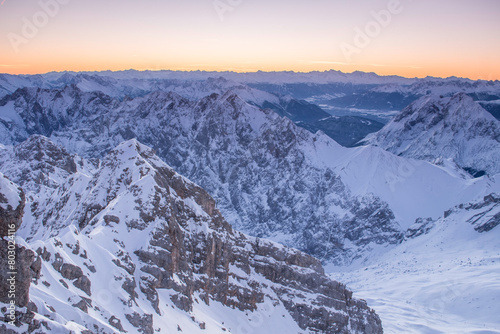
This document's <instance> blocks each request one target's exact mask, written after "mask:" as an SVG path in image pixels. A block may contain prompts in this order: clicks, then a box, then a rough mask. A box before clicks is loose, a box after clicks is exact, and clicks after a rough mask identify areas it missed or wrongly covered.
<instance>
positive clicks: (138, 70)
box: [0, 68, 500, 82]
mask: <svg viewBox="0 0 500 334" xmlns="http://www.w3.org/2000/svg"><path fill="white" fill-rule="evenodd" d="M130 71H135V72H178V73H193V72H201V73H233V74H257V73H286V74H298V75H300V74H313V73H328V72H337V73H340V74H346V75H350V74H354V73H362V74H372V75H376V76H378V77H381V78H384V77H385V78H390V77H396V78H402V79H408V80H411V79H413V80H422V79H441V80H447V79H462V80H470V81H485V82H496V81H500V79H491V80H488V79H472V78H470V77H460V76H455V75H453V76H449V77H438V76H430V75H427V76H422V77H418V76H415V77H410V76H403V75H399V74H378V73H376V72H372V71H371V72H365V71H360V70H355V71H352V72H344V71H341V70H335V69H329V70H323V71H320V70H314V71H294V70H281V71H265V70H256V71H235V70H202V69H197V70H172V69H136V68H128V69H121V70H111V69H107V70H84V71H74V70H62V71H57V70H54V71H49V72H40V73H18V74H12V73H5V72H4V73H2V72H0V74H1V75H4V74H6V75H14V76H36V75H46V74H51V73H105V72H111V73H119V72H130Z"/></svg>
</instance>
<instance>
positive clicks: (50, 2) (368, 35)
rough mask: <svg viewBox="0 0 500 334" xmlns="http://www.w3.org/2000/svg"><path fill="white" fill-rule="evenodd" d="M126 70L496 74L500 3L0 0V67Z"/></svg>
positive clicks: (485, 0) (34, 70)
mask: <svg viewBox="0 0 500 334" xmlns="http://www.w3.org/2000/svg"><path fill="white" fill-rule="evenodd" d="M374 13H376V14H374ZM131 68H133V69H138V70H145V69H151V70H159V69H171V70H221V71H222V70H233V71H237V72H246V71H257V70H263V71H282V70H293V71H302V72H308V71H314V70H318V71H324V70H330V69H334V70H341V71H344V72H352V71H355V70H360V71H366V72H376V73H378V74H382V75H386V74H397V75H402V76H407V77H415V76H417V77H424V76H427V75H431V76H437V77H448V76H459V77H469V78H472V79H500V1H498V0H432V1H431V0H350V1H348V0H308V1H305V0H287V1H285V0H280V1H277V0H176V1H171V0H142V1H137V0H136V1H131V0H85V1H83V0H0V73H16V74H17V73H45V72H50V71H64V70H73V71H94V70H108V69H109V70H123V69H131Z"/></svg>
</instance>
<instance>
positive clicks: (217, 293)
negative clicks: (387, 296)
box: [33, 140, 382, 334]
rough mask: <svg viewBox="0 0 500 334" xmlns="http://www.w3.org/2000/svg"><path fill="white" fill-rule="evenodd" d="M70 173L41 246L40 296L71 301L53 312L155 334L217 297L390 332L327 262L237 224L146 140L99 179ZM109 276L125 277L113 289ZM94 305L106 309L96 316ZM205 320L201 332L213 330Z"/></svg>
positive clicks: (131, 146)
mask: <svg viewBox="0 0 500 334" xmlns="http://www.w3.org/2000/svg"><path fill="white" fill-rule="evenodd" d="M68 180H72V183H71V184H64V182H67V181H64V182H63V184H62V185H61V186H59V187H58V188H56V189H55V190H54V193H53V197H51V198H47V199H46V200H45V201H43V202H40V205H41V207H43V208H44V211H45V212H46V213H47V214H46V215H44V216H43V219H44V220H45V224H46V225H48V226H51V228H52V230H51V231H52V232H51V234H50V235H45V237H44V239H43V240H44V241H38V242H37V245H38V249H39V251H38V253H39V254H40V255H41V257H42V258H43V261H42V274H43V275H44V279H49V280H50V282H51V283H50V284H45V283H43V282H41V283H42V284H36V285H34V287H33V291H34V293H35V295H37V296H38V293H40V295H45V294H46V291H47V289H48V290H49V291H51V289H55V290H54V291H59V292H58V293H61V294H62V295H61V296H58V300H68V305H67V306H65V307H69V308H70V309H64V308H61V307H60V306H57V305H56V306H51V307H49V306H47V305H50V304H49V301H46V300H45V301H43V302H42V301H41V300H40V299H37V298H38V297H37V298H35V301H36V303H37V306H38V308H39V309H45V310H46V311H44V312H46V313H49V314H48V315H46V316H47V317H49V315H50V313H57V314H58V317H59V318H60V319H74V318H75V315H73V314H74V313H72V312H80V313H78V314H79V315H78V317H83V318H82V319H84V320H82V322H81V323H80V325H82V326H86V328H90V329H92V330H94V329H95V330H96V332H104V333H112V332H116V331H120V332H125V331H127V332H140V333H146V334H150V333H153V332H154V331H155V329H156V328H157V327H160V328H161V327H163V326H168V325H167V324H166V323H164V321H166V320H165V319H168V316H167V317H166V318H165V314H168V312H172V311H171V309H172V308H171V307H173V308H174V309H177V310H178V311H176V312H183V313H182V314H186V315H188V314H197V311H196V310H197V309H198V308H199V307H200V306H199V305H200V304H206V305H213V304H216V305H218V306H217V307H218V308H220V307H222V308H223V309H227V310H228V312H229V310H232V311H231V312H240V314H245V313H248V312H250V313H252V312H256V311H258V310H259V309H261V308H262V305H263V304H264V303H269V304H270V305H272V307H273V308H278V309H280V308H281V309H282V310H283V312H285V314H283V317H285V316H286V315H287V314H288V317H289V319H290V321H291V322H288V326H292V324H293V326H296V328H300V329H302V330H304V331H310V332H318V333H346V334H347V333H381V332H382V326H381V322H380V319H379V318H378V316H377V315H376V314H375V313H374V311H372V310H371V309H369V308H368V307H367V305H366V303H365V302H364V301H359V300H355V299H353V298H352V293H351V292H350V291H348V290H347V289H346V287H345V286H344V285H342V284H340V283H338V282H335V281H332V280H330V279H329V278H328V277H327V276H325V274H324V271H323V268H322V266H321V263H320V262H319V261H318V260H317V259H315V258H313V257H311V256H310V255H306V254H304V253H302V252H300V251H297V250H293V249H290V248H287V247H284V246H281V245H279V244H276V243H273V242H270V241H267V240H263V239H258V238H254V237H248V236H246V235H244V234H242V233H240V232H236V231H234V230H233V229H232V227H231V226H230V225H229V224H228V223H227V221H226V220H225V219H224V217H223V216H222V215H221V213H220V212H219V210H218V209H217V207H216V204H215V200H214V199H213V198H212V197H211V196H210V195H209V194H208V193H207V192H206V191H205V190H203V189H202V188H200V187H198V186H197V185H195V184H193V183H192V182H190V181H188V180H187V179H186V178H184V177H182V176H180V175H179V174H177V173H175V172H174V170H173V169H171V168H170V167H169V166H168V165H166V164H165V163H164V162H163V161H161V160H160V159H159V158H158V157H157V156H156V155H155V154H154V152H153V150H151V149H150V148H148V147H146V146H144V145H142V144H140V143H139V142H137V141H136V140H130V141H127V142H124V143H122V144H121V145H119V146H118V147H117V148H116V149H114V150H112V151H111V152H110V153H109V154H108V155H107V156H106V157H105V158H104V159H103V160H102V162H101V163H100V164H99V169H98V170H97V171H96V172H95V173H94V174H93V175H92V176H91V177H90V178H89V177H78V172H77V173H76V175H74V176H71V175H69V176H68ZM55 208H57V210H56V209H55ZM73 222H74V223H73ZM35 223H36V222H35ZM53 235H54V236H53ZM97 254H99V255H97ZM96 256H98V257H99V259H97V258H96ZM101 256H102V258H101ZM68 259H71V261H69V260H68ZM91 267H92V268H93V270H90V268H91ZM54 269H55V271H54ZM54 272H56V273H54ZM66 282H68V283H69V282H73V284H68V283H66ZM90 282H92V284H90ZM103 282H116V284H115V285H113V286H114V287H113V288H112V289H108V288H104V289H103V288H102V287H101V288H100V286H102V285H103ZM61 286H63V287H64V289H60V287H61ZM58 287H59V290H57V288H58ZM82 290H83V291H84V292H85V293H86V295H87V297H85V298H83V297H82V296H81V295H82V293H81V291H82ZM39 291H40V292H39ZM61 291H63V292H61ZM103 296H106V297H105V298H104V299H103ZM91 298H92V299H91ZM111 305H114V306H113V307H111ZM116 305H123V307H122V310H123V311H121V312H119V311H118V310H119V309H120V307H117V306H116ZM166 306H167V308H166ZM90 308H93V309H94V311H99V312H92V314H96V315H93V316H90V314H91V312H90ZM71 310H76V311H71ZM111 310H113V311H111ZM146 310H151V312H147V311H146ZM43 314H45V313H43ZM43 314H42V315H43ZM100 314H102V318H100V317H101V316H100ZM93 317H96V318H93ZM199 317H200V315H198V316H196V319H195V320H193V321H194V322H195V324H196V328H197V330H203V329H204V328H208V327H209V326H213V324H212V323H211V322H210V319H209V318H206V317H205V318H204V317H201V318H199ZM97 319H99V321H97ZM193 319H194V317H193ZM279 319H282V317H281V316H280V317H279ZM226 321H230V319H226ZM280 321H285V320H280ZM287 321H288V320H287ZM169 322H171V320H169ZM212 322H213V321H212ZM103 324H106V325H105V327H103V326H104V325H103ZM175 325H177V324H175ZM95 326H97V327H98V328H99V330H98V329H97V328H94V327H95ZM106 326H107V327H106ZM177 326H178V325H177ZM184 326H186V325H185V324H183V325H182V326H181V327H184ZM191 330H193V329H191Z"/></svg>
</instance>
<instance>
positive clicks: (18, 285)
mask: <svg viewBox="0 0 500 334" xmlns="http://www.w3.org/2000/svg"><path fill="white" fill-rule="evenodd" d="M24 206H25V196H24V193H23V191H22V190H21V189H20V188H19V187H18V186H16V185H15V184H13V183H12V182H10V181H9V180H7V179H6V178H5V177H4V176H3V175H2V174H0V226H1V227H2V228H1V232H2V235H1V239H0V303H4V304H5V305H6V306H5V307H2V309H1V311H2V314H3V321H4V322H7V323H10V324H15V325H20V324H22V323H25V324H31V322H32V320H33V316H34V313H33V312H32V311H31V310H29V308H28V309H26V307H27V306H29V302H30V297H29V289H30V285H31V282H32V280H33V279H38V278H39V277H40V270H41V260H40V258H38V257H36V255H35V253H34V252H33V251H31V250H30V249H27V248H26V247H24V246H19V245H17V238H16V231H17V229H18V228H19V227H20V226H21V223H22V216H23V209H24ZM3 330H7V329H6V327H5V325H3V324H2V325H0V331H3Z"/></svg>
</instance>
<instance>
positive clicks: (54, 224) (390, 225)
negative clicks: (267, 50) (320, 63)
mask: <svg viewBox="0 0 500 334" xmlns="http://www.w3.org/2000/svg"><path fill="white" fill-rule="evenodd" d="M212 74H213V73H204V72H193V73H184V72H168V71H164V72H158V73H156V72H135V71H126V72H102V73H70V72H68V73H49V74H45V75H39V76H8V75H2V76H1V77H0V92H2V93H1V95H0V96H1V98H0V143H1V144H2V145H1V146H0V172H1V173H3V175H5V176H6V177H8V179H9V180H8V181H4V183H3V184H2V188H1V189H2V194H3V197H0V201H2V200H3V199H4V198H5V200H3V202H2V203H14V202H15V203H14V204H11V205H10V207H11V209H9V210H8V211H9V213H8V214H7V213H4V212H0V213H1V214H2V216H9V217H14V218H13V219H14V220H16V224H17V225H19V224H20V221H21V220H20V219H21V218H20V217H19V215H20V212H21V211H22V212H23V213H24V215H23V217H22V224H21V227H20V228H19V230H18V231H17V235H18V237H19V239H20V242H19V247H20V249H22V252H24V253H22V254H25V255H23V256H22V257H23V259H24V260H23V261H24V262H23V264H24V267H25V273H24V274H23V275H24V276H23V277H33V279H34V282H33V284H32V285H31V287H26V286H24V287H23V288H24V290H26V291H28V290H29V293H30V297H29V298H27V297H26V296H25V298H24V302H25V303H24V304H23V303H18V305H19V306H23V307H28V308H27V309H25V311H24V313H23V312H21V314H20V315H19V321H20V322H19V323H25V324H26V325H25V326H28V327H29V326H32V327H30V329H29V330H30V331H32V332H36V331H37V330H38V331H42V332H43V330H47V328H48V327H50V328H59V329H60V330H61V331H65V330H66V331H67V330H74V331H75V332H82V333H83V332H84V331H85V330H89V331H91V332H99V331H103V332H106V333H107V332H113V331H128V332H135V331H139V332H144V333H150V332H152V331H156V330H158V329H159V328H168V331H177V330H179V328H180V330H183V331H188V332H197V331H200V330H201V331H203V330H205V331H206V332H207V331H208V332H213V333H220V332H221V331H222V332H223V331H224V330H225V331H229V332H233V333H237V332H249V330H251V331H253V330H257V331H259V330H258V328H267V329H268V330H269V331H281V330H282V329H287V330H289V331H291V332H297V333H299V332H300V333H301V332H304V333H308V332H321V333H336V332H345V333H351V332H353V333H355V332H359V333H378V332H381V330H382V329H381V328H382V327H381V326H382V325H383V324H384V323H385V322H388V325H387V328H389V329H390V330H395V328H397V329H396V331H397V330H403V331H404V330H406V329H408V328H410V327H411V326H410V325H408V327H405V328H406V329H405V328H403V329H402V328H399V327H397V326H396V327H395V326H394V318H393V317H392V316H391V314H389V312H386V310H387V308H386V306H387V304H381V303H380V300H382V299H383V298H384V297H383V296H380V294H378V295H377V296H378V297H379V298H380V300H375V299H373V296H374V295H376V294H375V293H374V292H373V291H371V290H369V289H366V285H362V284H360V283H359V281H357V280H356V279H354V277H355V276H351V273H352V275H356V273H358V274H359V272H361V271H362V270H364V269H365V268H366V269H367V275H363V276H360V277H364V279H365V281H366V282H370V279H374V277H376V276H377V273H378V272H379V271H377V270H378V268H384V269H387V270H388V271H387V272H384V274H383V275H382V276H381V277H386V278H387V277H390V278H391V279H395V280H397V279H398V277H399V276H396V274H397V272H398V269H397V267H395V266H389V265H385V264H383V263H386V262H384V261H386V260H385V259H389V260H387V261H396V260H394V259H396V258H397V256H401V257H402V258H405V256H404V255H401V254H403V253H401V252H403V251H400V250H403V249H408V247H410V246H409V245H412V244H415V243H416V245H417V244H418V245H419V247H416V248H415V254H416V253H419V254H421V253H424V252H425V247H428V245H430V244H433V242H437V241H434V240H438V239H433V240H430V239H429V240H430V241H428V238H429V236H430V235H432V236H434V237H435V238H438V236H442V237H444V236H449V237H450V238H453V237H454V234H453V233H455V232H453V233H452V232H451V230H452V229H451V227H450V228H447V227H446V226H448V225H449V224H448V223H446V222H449V221H450V219H447V218H448V217H449V216H450V215H451V216H453V217H456V219H455V220H454V221H455V222H457V224H458V223H460V224H461V223H462V220H463V219H465V218H463V217H464V215H462V214H460V215H453V214H451V213H450V212H455V211H453V210H455V209H453V210H452V211H449V209H450V208H459V209H456V210H462V209H464V208H465V210H467V212H474V215H476V214H477V215H478V217H479V216H480V217H479V218H480V219H479V220H477V222H476V223H470V222H469V223H468V224H469V225H466V226H473V227H474V228H475V230H473V232H471V233H470V234H469V235H468V236H469V237H468V239H470V240H483V239H484V240H486V239H487V238H491V237H490V236H491V235H495V233H496V230H497V229H498V228H496V226H497V225H498V223H497V220H498V217H497V215H495V214H494V212H495V211H494V210H496V209H492V210H493V211H488V212H486V213H485V212H483V211H481V208H483V207H485V206H488V205H490V206H491V205H493V206H494V207H495V208H496V205H497V204H495V203H497V202H495V199H496V198H497V197H498V195H495V194H496V193H500V189H499V182H500V177H499V174H498V169H497V167H496V165H497V161H498V152H499V151H498V150H499V147H500V145H499V135H498V128H499V121H498V120H497V119H496V118H495V117H494V116H493V115H492V112H491V110H485V109H484V108H483V106H484V103H483V102H484V101H486V100H488V99H490V100H489V101H494V97H495V96H497V95H495V94H498V92H500V90H499V89H498V87H499V84H498V82H472V81H470V80H466V79H457V78H449V79H435V78H427V79H404V78H398V77H378V76H376V75H372V74H364V73H354V74H352V75H345V74H341V73H336V72H327V73H310V74H308V75H300V74H293V73H256V74H248V75H245V74H241V75H240V74H234V73H218V74H217V77H214V78H209V76H210V75H212ZM266 80H267V81H266ZM276 87H280V91H278V90H276ZM335 87H337V88H335ZM341 87H343V88H341ZM349 89H350V90H351V91H350V92H347V90H349ZM363 90H369V91H370V92H371V93H369V94H368V95H366V94H365V93H362V91H363ZM394 92H396V93H397V94H399V95H398V96H399V97H397V99H400V102H399V103H401V105H402V104H406V103H408V104H409V106H407V107H406V105H405V106H404V107H402V108H401V109H402V110H401V111H395V110H392V109H393V108H394V109H397V108H399V105H396V104H394V106H392V107H390V108H389V109H390V110H389V109H387V108H385V107H382V106H377V103H376V102H374V101H376V99H378V98H380V99H382V100H384V99H385V100H386V101H389V102H390V101H391V99H390V98H389V97H387V95H386V97H385V98H384V97H383V96H384V94H393V93H394ZM428 93H429V94H428ZM436 93H438V94H437V95H436ZM308 94H309V95H308ZM325 94H327V95H328V96H326V95H325ZM370 94H372V95H370ZM317 96H323V97H321V98H331V97H334V99H337V98H342V97H344V98H345V100H346V101H347V100H348V99H347V96H351V98H353V99H358V98H360V101H361V100H363V101H365V102H363V103H367V105H372V106H373V108H375V109H373V110H376V112H374V113H372V114H371V116H370V115H369V113H366V114H363V113H364V111H366V110H368V109H362V110H364V111H361V109H359V110H358V111H359V112H357V111H356V112H354V111H352V110H351V111H350V112H349V113H347V114H345V115H341V116H336V115H332V112H331V110H330V109H328V108H324V107H323V105H322V104H321V103H320V104H319V105H316V104H315V103H316V102H317V99H316V97H317ZM369 96H376V99H375V100H370V97H369ZM391 96H393V95H391ZM394 96H395V95H394ZM401 96H404V98H402V99H401ZM498 96H500V94H498ZM370 101H372V102H370ZM390 103H392V102H390ZM363 108H364V107H363ZM377 108H378V109H377ZM354 109H356V106H354ZM375 114H378V115H379V116H380V115H382V116H383V117H378V116H377V117H372V116H373V115H375ZM391 115H392V116H391ZM361 116H362V117H361ZM368 117H370V118H368ZM377 119H378V120H379V121H381V122H386V123H387V124H385V125H384V124H383V123H381V122H379V121H377ZM360 124H363V126H360ZM365 136H366V137H365ZM335 138H337V139H336V140H335ZM339 143H340V144H339ZM341 144H342V145H341ZM354 145H357V146H356V147H346V146H354ZM167 164H168V165H167ZM177 173H179V174H177ZM181 175H182V176H181ZM5 180H7V179H5ZM189 180H192V181H189ZM193 182H195V183H193ZM18 187H20V188H19V189H22V190H19V191H21V192H19V191H18V190H15V189H18ZM16 191H17V195H15V193H16ZM9 194H10V195H9ZM209 194H210V195H209ZM211 196H213V198H212V197H211ZM21 197H24V199H21ZM16 198H19V200H18V201H17V202H16ZM491 199H493V200H491ZM480 201H484V202H485V203H486V202H487V203H488V204H484V205H483V204H477V203H480ZM16 203H23V207H22V208H21V207H19V206H16V205H15V204H16ZM467 203H473V204H467ZM474 203H476V204H474ZM492 203H493V204H492ZM482 205H483V206H482ZM460 207H461V208H462V209H460ZM16 208H17V214H16V213H13V212H14V211H15V210H16ZM467 208H468V209H467ZM2 209H5V210H7V209H8V204H6V205H3V206H2ZM13 210H14V211H13ZM219 210H220V211H219ZM457 212H458V211H457ZM443 217H444V218H443ZM485 217H490V218H491V219H490V218H488V219H486V218H485ZM9 219H10V218H9ZM481 219H483V220H484V219H485V220H484V222H483V220H481ZM467 220H469V218H467ZM471 221H472V220H471ZM440 222H445V223H442V224H443V227H442V228H438V227H437V226H440V224H441V223H440ZM236 231H242V232H243V233H241V232H236ZM429 231H431V232H432V231H436V232H432V233H431V232H429ZM437 231H440V232H437ZM448 232H449V233H448ZM474 233H475V234H474ZM250 235H251V236H250ZM477 235H481V236H483V235H484V236H485V237H484V238H483V237H481V238H482V239H481V238H478V237H477ZM486 236H487V237H486ZM434 237H433V238H434ZM466 239H467V238H465V239H464V245H463V248H464V254H465V253H466V252H467V251H472V250H473V249H474V247H477V242H472V241H471V242H470V244H469V243H468V242H467V240H466ZM270 240H272V241H270ZM488 240H489V239H488ZM280 244H283V245H285V246H281V245H280ZM423 244H425V245H427V246H425V247H424V246H421V245H423ZM486 244H488V245H490V246H489V248H490V250H492V252H494V251H495V249H496V248H495V247H494V246H492V245H491V243H486ZM433 245H434V244H433ZM420 246H421V247H420ZM288 247H292V248H288ZM433 247H434V246H433ZM436 247H438V246H436ZM436 247H435V248H436ZM443 247H445V248H446V247H449V248H451V247H452V246H451V245H448V244H445V246H443ZM295 249H299V250H300V251H298V250H295ZM30 252H31V253H30ZM302 252H304V253H302ZM306 253H307V254H308V255H306ZM99 254H106V255H105V256H104V257H103V259H102V260H100V259H99V257H100V255H99ZM390 254H399V255H397V256H396V255H394V257H391V255H390ZM416 256H417V255H416ZM418 256H420V255H418ZM418 256H417V257H418ZM314 257H315V258H317V259H318V260H317V259H315V258H314ZM30 261H31V262H30ZM320 262H322V263H323V264H324V265H326V268H327V272H330V273H334V272H341V273H342V275H340V274H337V275H335V274H332V275H333V276H331V277H332V278H333V279H331V278H328V277H327V276H325V274H324V270H323V268H322V267H321V263H320ZM429 263H430V262H429ZM429 263H428V262H426V261H424V260H422V261H420V262H419V266H420V267H418V266H417V267H418V270H421V273H424V272H425V270H424V269H422V268H425V266H426V265H429ZM106 268H113V270H109V269H106ZM481 268H483V267H481ZM484 268H487V269H488V270H490V269H491V268H492V267H489V266H484ZM26 269H29V270H26ZM94 270H95V271H94ZM358 270H359V271H358ZM368 273H369V274H368ZM370 275H371V276H370ZM335 279H339V280H341V281H347V282H349V284H352V286H354V287H355V288H356V290H357V291H359V292H360V294H361V295H362V296H363V298H365V299H367V300H368V302H369V305H370V306H371V305H372V304H373V305H376V306H379V307H381V308H380V310H381V311H382V312H381V314H382V325H381V322H380V319H379V318H378V316H377V315H376V314H375V313H374V312H373V311H372V310H370V309H369V307H368V306H367V305H366V304H365V303H364V302H363V301H359V300H357V299H353V298H352V296H351V292H350V291H349V290H348V289H347V288H346V287H345V286H343V285H342V284H340V283H337V282H336V281H335ZM44 282H45V283H44ZM97 282H111V283H109V284H110V286H106V285H105V283H97ZM373 282H374V284H378V285H377V286H379V287H380V288H381V289H382V290H383V291H384V293H386V294H387V296H390V295H391V292H390V291H389V289H390V286H385V285H382V283H383V282H382V281H377V280H375V279H374V280H373ZM103 284H104V285H103ZM111 285H112V287H111ZM409 288H410V287H409ZM382 290H381V291H382ZM105 291H110V292H105ZM495 291H496V290H495V288H494V287H491V289H490V292H491V293H492V294H495V293H496V292H495ZM82 292H83V294H82ZM101 295H105V297H103V296H101ZM49 296H51V297H49ZM398 296H399V295H398ZM103 298H104V299H103ZM106 298H107V299H108V301H106V300H105V299H106ZM387 298H389V297H387ZM29 300H31V303H29ZM387 300H389V299H387ZM44 301H46V302H44ZM3 302H5V301H3ZM391 302H393V304H394V305H397V303H398V302H397V301H396V300H394V299H391ZM165 305H166V306H165ZM208 305H210V307H208ZM270 305H272V307H270ZM488 305H490V304H488ZM49 306H50V307H49ZM419 308H421V309H425V305H423V304H419V306H418V308H417V307H415V308H414V309H413V310H417V309H419ZM231 309H232V310H234V311H231ZM389 309H390V308H389ZM82 312H83V313H82ZM233 312H234V313H233ZM276 312H278V313H279V314H280V317H281V318H280V317H278V316H277V313H276ZM378 312H379V311H378V309H377V313H378ZM415 312H416V311H415ZM422 312H424V311H422ZM425 312H427V311H425ZM425 314H426V316H428V317H430V315H429V314H430V313H429V312H427V313H425ZM464 314H465V313H462V314H461V316H464ZM160 315H161V316H160ZM256 315H257V317H258V319H260V320H257V318H255V316H256ZM281 315H282V316H281ZM400 315H401V316H403V317H404V316H405V315H404V314H400ZM30 317H31V318H30ZM33 317H34V318H33ZM252 317H253V318H252ZM166 319H167V320H166ZM168 319H176V320H177V319H178V320H177V321H170V320H168ZM242 319H243V320H242ZM252 319H253V320H252ZM240 320H241V321H240ZM165 321H167V322H165ZM235 321H237V322H235ZM256 322H258V323H259V325H258V326H257V327H255V326H253V325H255V324H256ZM242 323H244V324H245V325H244V326H243V327H244V328H243V327H241V326H240V325H242ZM148 324H151V325H148ZM249 324H251V325H249ZM434 325H435V324H434V323H433V324H432V326H430V327H429V328H431V329H430V330H433V329H436V328H437V327H433V326H434ZM33 326H34V327H33ZM47 326H48V327H47ZM171 326H173V327H172V328H170V327H171ZM262 326H263V327H262ZM445 327H446V326H445ZM445 327H443V328H445ZM490 327H491V326H490ZM23 328H24V327H23ZM26 328H27V327H26ZM44 328H45V329H44ZM256 328H257V329H256ZM384 328H386V326H385V325H384ZM446 328H452V327H446ZM251 331H250V332H251Z"/></svg>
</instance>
